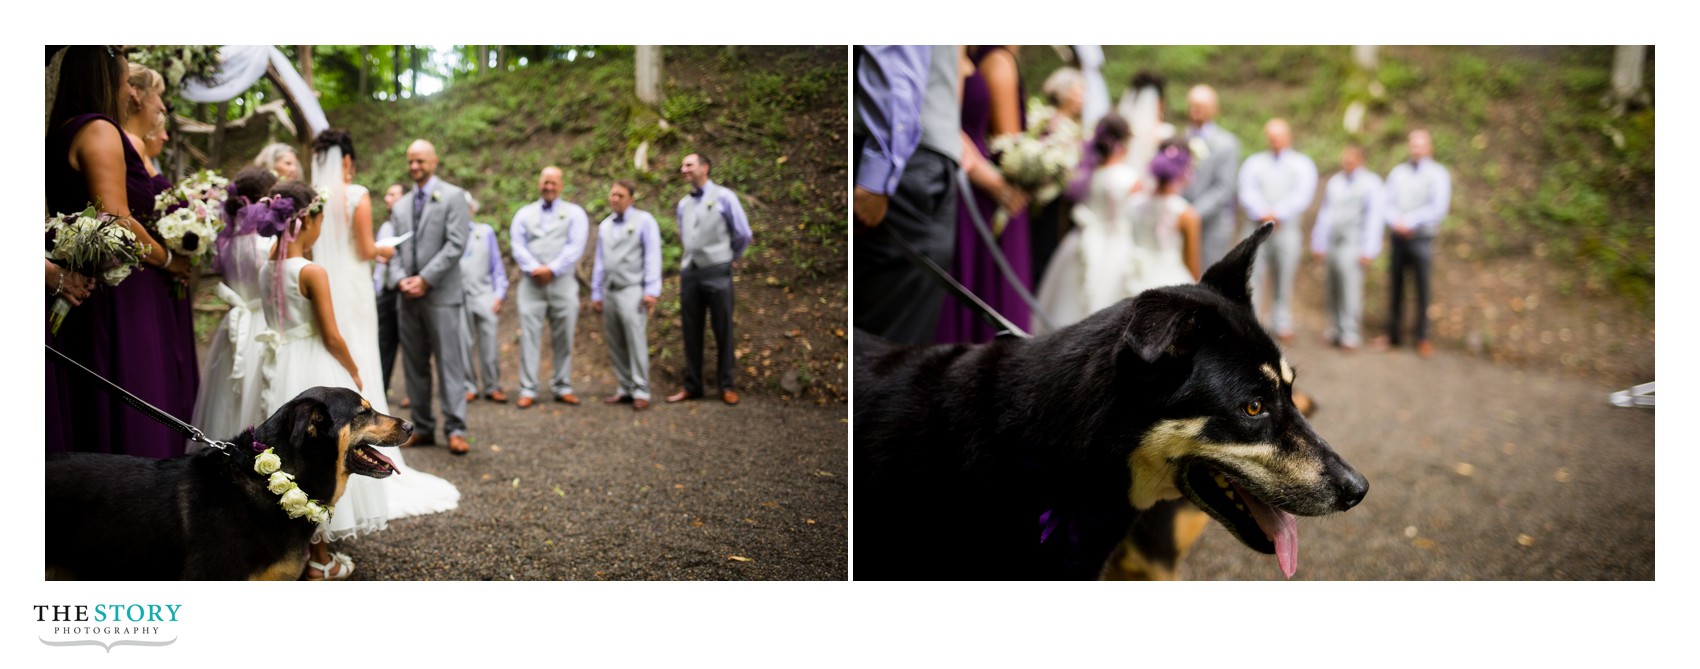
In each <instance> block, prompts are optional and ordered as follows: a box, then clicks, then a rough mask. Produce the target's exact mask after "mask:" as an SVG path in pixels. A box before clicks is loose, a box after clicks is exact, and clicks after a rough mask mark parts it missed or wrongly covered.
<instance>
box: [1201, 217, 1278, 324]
mask: <svg viewBox="0 0 1700 669" xmlns="http://www.w3.org/2000/svg"><path fill="white" fill-rule="evenodd" d="M1274 230H1275V224H1274V223H1264V224H1263V225H1261V226H1258V228H1257V230H1256V231H1254V232H1252V233H1251V236H1250V237H1247V238H1245V241H1242V242H1240V244H1239V246H1235V247H1234V250H1232V251H1229V252H1228V255H1226V256H1224V257H1223V258H1222V259H1221V260H1220V261H1217V263H1216V264H1214V265H1211V266H1210V269H1207V270H1205V271H1204V278H1202V279H1199V281H1198V284H1199V285H1201V286H1209V287H1210V288H1211V289H1212V290H1215V291H1216V292H1218V293H1221V294H1222V297H1226V298H1228V299H1229V300H1230V301H1233V302H1239V303H1241V304H1248V305H1249V304H1251V263H1252V261H1254V260H1256V259H1257V247H1258V246H1259V245H1261V244H1263V240H1265V239H1268V238H1269V233H1270V232H1272V231H1274Z"/></svg>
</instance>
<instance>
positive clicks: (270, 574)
mask: <svg viewBox="0 0 1700 669" xmlns="http://www.w3.org/2000/svg"><path fill="white" fill-rule="evenodd" d="M290 552H291V553H293V555H291V556H290V557H286V558H284V559H282V560H278V561H277V562H276V563H273V564H271V565H269V566H267V567H266V568H265V569H261V570H260V571H258V572H255V573H253V574H251V575H249V576H248V580H250V581H293V580H295V579H298V578H301V572H303V571H305V570H306V569H307V554H306V553H305V552H302V553H295V552H294V551H290Z"/></svg>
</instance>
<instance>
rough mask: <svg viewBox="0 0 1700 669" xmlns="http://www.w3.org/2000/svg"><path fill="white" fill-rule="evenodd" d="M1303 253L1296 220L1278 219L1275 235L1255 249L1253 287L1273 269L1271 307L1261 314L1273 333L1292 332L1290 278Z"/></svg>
mask: <svg viewBox="0 0 1700 669" xmlns="http://www.w3.org/2000/svg"><path fill="white" fill-rule="evenodd" d="M1303 255H1304V235H1303V234H1301V232H1300V230H1299V224H1298V222H1297V221H1291V222H1289V221H1281V222H1280V223H1279V224H1277V225H1276V226H1275V232H1274V234H1271V235H1270V236H1269V239H1268V240H1266V241H1264V242H1263V246H1261V247H1259V248H1258V249H1257V262H1256V264H1254V265H1253V267H1252V278H1251V282H1252V285H1253V286H1262V285H1263V277H1266V276H1269V273H1270V272H1271V271H1273V272H1274V273H1275V280H1274V282H1273V285H1272V286H1271V289H1272V290H1270V293H1269V294H1270V296H1271V298H1272V299H1271V302H1270V308H1269V310H1268V312H1264V313H1262V314H1261V315H1260V320H1262V321H1263V322H1264V323H1265V324H1266V327H1268V328H1269V329H1270V330H1273V331H1274V332H1275V334H1277V335H1282V334H1289V333H1291V332H1292V331H1293V278H1294V277H1295V276H1297V275H1298V272H1299V259H1300V258H1301V257H1303Z"/></svg>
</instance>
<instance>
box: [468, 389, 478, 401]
mask: <svg viewBox="0 0 1700 669" xmlns="http://www.w3.org/2000/svg"><path fill="white" fill-rule="evenodd" d="M475 399H478V391H475V390H474V391H468V392H467V393H466V401H468V402H471V401H473V400H475Z"/></svg>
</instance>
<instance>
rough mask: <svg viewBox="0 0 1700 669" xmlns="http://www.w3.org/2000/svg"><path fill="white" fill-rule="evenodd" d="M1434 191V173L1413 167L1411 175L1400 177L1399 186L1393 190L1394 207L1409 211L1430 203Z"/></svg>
mask: <svg viewBox="0 0 1700 669" xmlns="http://www.w3.org/2000/svg"><path fill="white" fill-rule="evenodd" d="M1407 164H1409V163H1407ZM1433 192H1434V173H1433V172H1428V171H1423V170H1418V169H1415V168H1413V169H1412V170H1411V176H1409V177H1406V178H1404V179H1400V180H1399V187H1398V188H1396V189H1394V190H1393V208H1394V209H1397V210H1399V213H1401V214H1404V213H1408V212H1410V211H1411V210H1413V209H1416V208H1417V207H1421V206H1423V205H1424V204H1426V203H1428V200H1429V196H1430V194H1432V193H1433Z"/></svg>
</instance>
